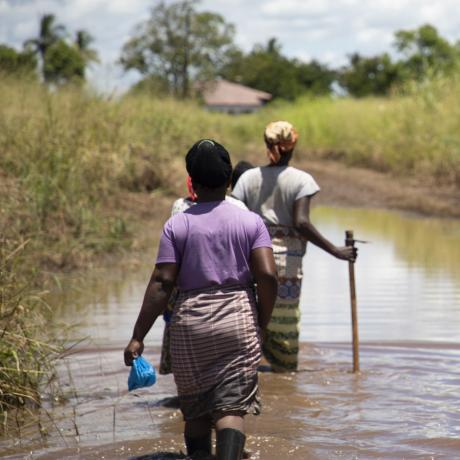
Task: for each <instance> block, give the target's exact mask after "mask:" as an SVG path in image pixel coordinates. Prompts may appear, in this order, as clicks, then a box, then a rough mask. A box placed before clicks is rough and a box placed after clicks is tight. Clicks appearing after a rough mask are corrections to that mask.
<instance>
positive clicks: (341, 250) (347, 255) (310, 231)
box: [294, 196, 358, 261]
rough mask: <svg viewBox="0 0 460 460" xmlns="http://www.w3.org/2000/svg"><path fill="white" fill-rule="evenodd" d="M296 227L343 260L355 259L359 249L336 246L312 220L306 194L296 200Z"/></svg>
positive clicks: (320, 246) (308, 238)
mask: <svg viewBox="0 0 460 460" xmlns="http://www.w3.org/2000/svg"><path fill="white" fill-rule="evenodd" d="M294 227H295V229H296V230H297V231H298V232H299V233H300V234H301V235H302V236H304V237H305V238H306V239H307V240H308V241H311V242H312V243H313V244H314V245H316V246H318V247H319V248H321V249H323V250H324V251H326V252H328V253H329V254H332V255H333V256H334V257H337V258H338V259H342V260H349V261H354V260H355V259H356V257H357V255H358V250H357V249H356V248H353V247H350V246H335V245H334V244H332V243H331V242H330V241H329V240H328V239H327V238H325V237H324V236H323V235H322V234H321V233H320V232H319V231H318V230H317V229H316V227H315V226H314V225H313V224H312V223H311V222H310V197H309V196H305V197H303V198H299V199H298V200H296V201H295V202H294Z"/></svg>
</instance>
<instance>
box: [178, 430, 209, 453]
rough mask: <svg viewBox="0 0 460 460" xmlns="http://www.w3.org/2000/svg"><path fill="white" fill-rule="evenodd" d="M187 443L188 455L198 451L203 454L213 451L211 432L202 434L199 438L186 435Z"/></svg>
mask: <svg viewBox="0 0 460 460" xmlns="http://www.w3.org/2000/svg"><path fill="white" fill-rule="evenodd" d="M184 439H185V445H186V446H187V455H193V454H195V453H198V452H202V453H203V454H205V453H206V454H210V453H211V449H212V446H211V432H210V433H209V434H207V435H206V436H201V437H199V438H190V437H189V436H184Z"/></svg>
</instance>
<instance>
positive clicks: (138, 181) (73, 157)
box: [0, 78, 460, 409]
mask: <svg viewBox="0 0 460 460" xmlns="http://www.w3.org/2000/svg"><path fill="white" fill-rule="evenodd" d="M0 100H1V106H0V199H1V208H0V211H1V212H0V234H1V244H2V247H1V257H2V258H1V262H0V270H1V272H0V276H1V278H0V282H1V290H2V291H1V299H0V300H1V304H0V362H1V365H0V383H1V387H0V408H2V409H5V408H6V407H7V405H8V404H17V403H19V404H21V403H24V402H26V401H27V400H29V401H35V402H38V392H37V388H38V385H39V382H40V381H41V378H42V377H43V376H46V375H48V376H49V372H50V369H51V368H50V366H49V362H50V358H51V357H53V356H56V355H57V354H58V353H59V347H56V346H55V344H54V341H53V336H52V335H50V334H49V329H50V328H49V327H48V326H49V324H50V322H49V321H50V319H49V315H47V307H46V304H44V302H43V301H42V300H41V299H42V297H41V295H40V290H38V291H37V286H38V287H40V286H43V285H44V282H45V280H46V278H47V276H48V271H49V270H55V269H63V268H68V267H72V266H77V265H81V264H83V263H84V262H85V261H86V260H88V259H89V258H90V257H92V256H93V255H94V254H97V253H104V252H107V251H110V250H113V249H114V248H117V247H119V246H120V245H123V244H124V245H129V242H130V229H131V222H130V221H129V219H128V220H127V217H126V215H127V214H126V213H123V212H120V203H123V196H124V195H123V194H124V193H127V192H141V191H152V190H158V189H164V190H167V189H168V188H170V187H171V186H172V185H171V184H172V178H173V177H174V175H176V176H177V175H179V176H180V177H182V174H183V173H182V168H183V155H184V153H185V152H186V151H187V148H188V147H189V146H190V145H191V144H192V143H193V142H194V141H196V140H197V139H199V138H202V137H213V138H216V139H218V140H219V141H221V142H222V143H223V144H224V145H226V146H227V147H228V148H229V150H230V151H231V153H232V154H233V156H234V157H235V158H237V159H239V158H243V157H244V156H245V155H246V153H247V152H248V151H255V149H258V150H260V151H261V153H262V152H263V145H262V132H263V128H264V126H265V125H266V124H267V123H268V122H269V121H272V120H274V119H288V120H290V121H291V122H292V123H294V125H295V126H296V127H297V128H298V130H299V131H300V142H299V147H298V148H299V152H300V154H302V152H303V153H305V154H307V153H309V154H310V155H318V156H323V157H324V156H325V157H328V158H335V159H338V160H341V161H345V162H348V163H351V164H359V165H363V166H368V167H371V168H376V169H379V170H383V171H390V172H393V173H395V174H405V175H407V174H412V175H419V176H422V177H428V178H431V179H435V180H437V181H441V182H444V183H450V184H456V185H460V154H459V152H460V82H459V80H458V79H450V80H442V79H440V80H437V81H432V82H431V83H429V84H426V85H425V86H412V87H408V88H405V90H404V92H403V93H400V94H394V95H393V96H392V97H390V98H387V99H376V98H368V99H362V100H352V99H332V98H320V99H311V98H304V99H302V100H300V101H298V102H296V103H292V104H287V103H284V104H283V103H278V104H274V105H272V106H269V107H267V108H266V109H264V110H262V111H261V112H259V113H257V114H254V115H244V116H239V117H234V116H228V115H220V114H213V113H208V112H206V111H204V110H203V109H202V108H200V107H199V106H198V105H197V104H196V103H194V102H177V101H174V100H170V99H161V100H154V99H151V98H149V97H142V95H131V96H126V97H124V98H122V99H116V100H110V98H107V97H104V96H100V95H96V94H92V93H91V92H90V91H84V90H82V89H81V88H67V89H64V90H60V91H59V92H52V91H48V90H47V89H45V88H44V87H43V86H41V85H39V84H37V83H34V82H30V81H20V80H13V79H7V78H0ZM262 158H263V157H262V156H261V159H262ZM176 170H177V171H180V173H175V171H176ZM128 216H131V217H133V214H131V215H129V213H128ZM45 331H46V333H45Z"/></svg>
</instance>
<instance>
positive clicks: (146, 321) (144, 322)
mask: <svg viewBox="0 0 460 460" xmlns="http://www.w3.org/2000/svg"><path fill="white" fill-rule="evenodd" d="M177 273H178V265H177V264H175V263H164V264H158V265H156V266H155V269H154V270H153V273H152V276H151V277H150V281H149V283H148V285H147V289H146V290H145V294H144V300H143V302H142V307H141V311H140V312H139V316H138V318H137V321H136V324H135V325H134V330H133V336H132V339H131V340H130V342H129V344H128V346H127V347H126V348H125V353H124V356H125V364H126V365H127V366H131V365H132V363H133V359H134V358H135V357H137V356H139V355H141V354H142V352H143V350H144V344H143V340H144V337H145V336H146V335H147V333H148V332H149V331H150V328H151V327H152V325H153V323H154V322H155V320H156V319H157V317H158V316H159V315H161V314H162V313H163V310H164V309H165V308H166V305H167V303H168V300H169V297H170V296H171V292H172V290H173V287H174V285H175V283H176V278H177Z"/></svg>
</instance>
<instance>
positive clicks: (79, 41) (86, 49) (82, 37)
mask: <svg viewBox="0 0 460 460" xmlns="http://www.w3.org/2000/svg"><path fill="white" fill-rule="evenodd" d="M93 42H94V38H93V36H92V35H91V34H90V33H89V32H87V31H86V30H77V32H76V33H75V45H76V47H77V49H78V51H79V52H80V55H81V56H82V58H83V60H84V61H85V63H89V62H99V58H98V55H97V51H96V50H95V49H93V48H90V45H91V43H93Z"/></svg>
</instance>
